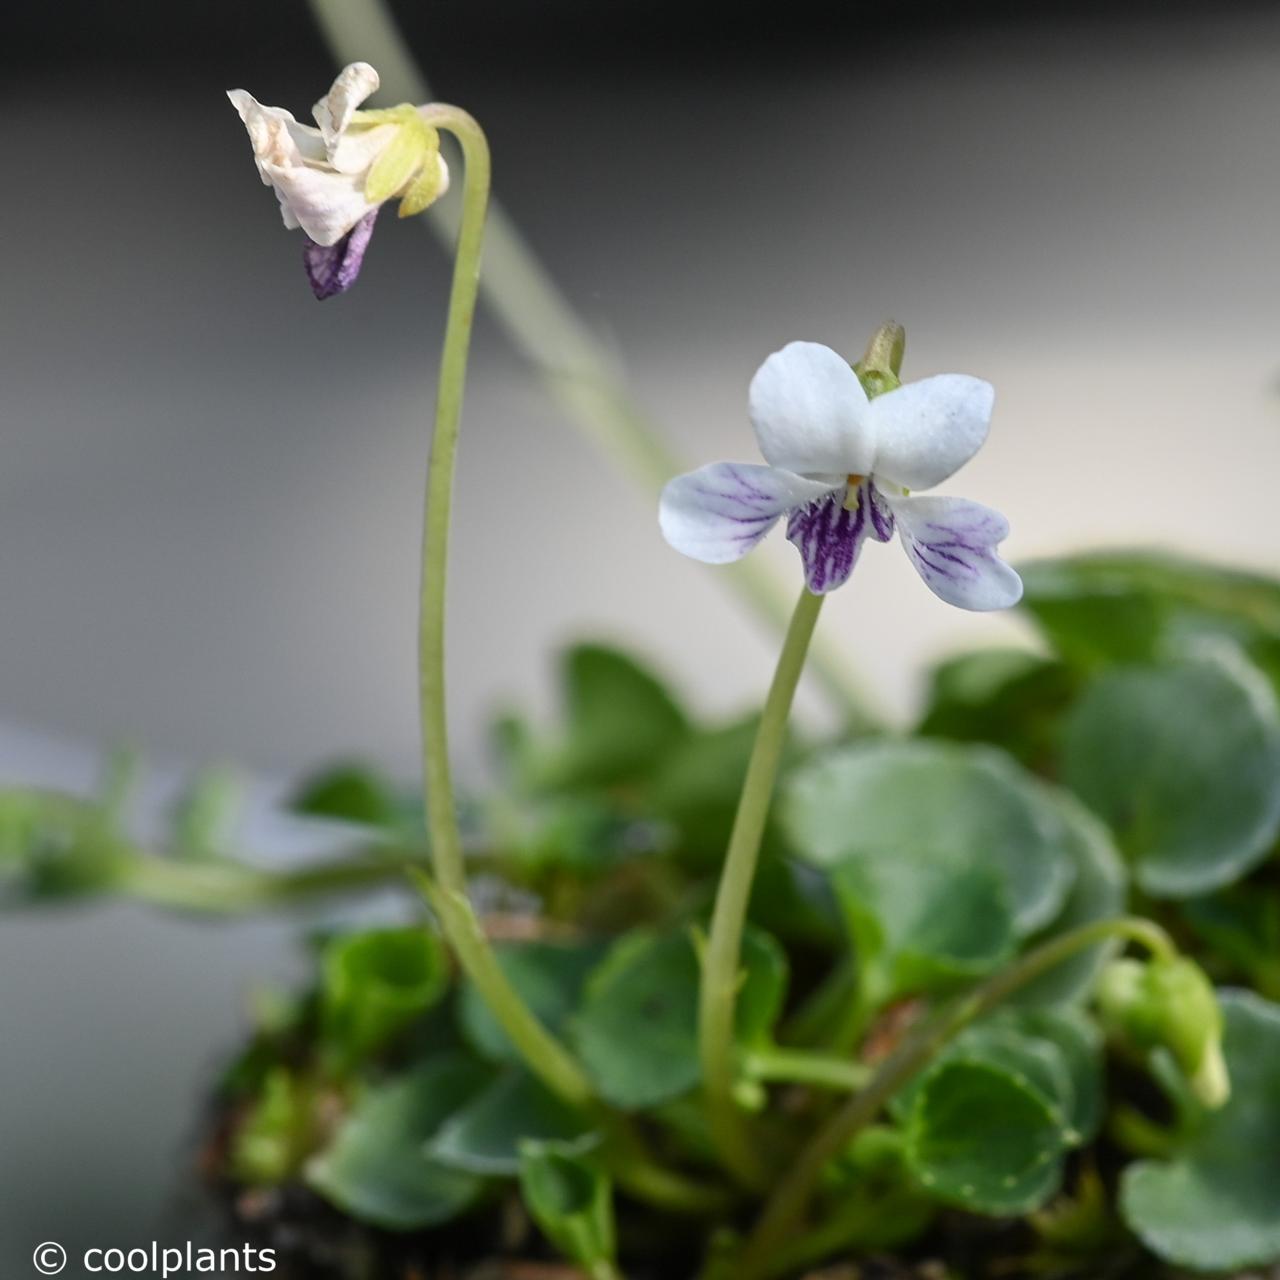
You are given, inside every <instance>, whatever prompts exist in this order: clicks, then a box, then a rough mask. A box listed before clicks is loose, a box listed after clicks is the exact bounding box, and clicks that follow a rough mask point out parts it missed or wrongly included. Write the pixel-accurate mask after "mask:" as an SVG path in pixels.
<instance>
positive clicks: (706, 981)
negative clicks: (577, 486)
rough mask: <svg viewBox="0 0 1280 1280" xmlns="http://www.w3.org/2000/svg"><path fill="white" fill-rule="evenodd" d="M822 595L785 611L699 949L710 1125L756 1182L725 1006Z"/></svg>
mask: <svg viewBox="0 0 1280 1280" xmlns="http://www.w3.org/2000/svg"><path fill="white" fill-rule="evenodd" d="M822 600H823V597H822V596H819V595H814V594H813V593H812V592H810V591H808V590H805V591H802V592H801V594H800V599H799V601H798V602H797V603H796V607H795V612H794V613H793V614H792V616H791V625H790V626H789V627H788V628H787V636H786V639H785V641H784V642H783V645H782V652H781V653H780V654H779V655H778V665H777V669H776V670H775V671H774V674H773V683H772V685H770V687H769V696H768V698H767V699H766V700H765V704H764V712H763V714H762V715H761V717H760V727H759V729H758V730H757V731H756V740H755V745H754V747H753V748H752V750H751V760H750V762H749V763H748V765H747V774H746V777H745V779H744V780H743V783H742V794H741V796H740V797H739V799H738V812H737V815H736V816H735V818H734V821H733V831H732V833H731V835H730V836H729V848H728V850H727V852H726V853H725V860H724V867H723V868H722V870H721V873H720V884H719V886H718V888H717V889H716V901H715V908H714V910H713V912H712V915H711V932H710V935H709V936H708V939H707V945H706V951H705V954H704V956H703V964H702V985H701V988H700V990H699V1000H698V1049H699V1055H700V1057H701V1060H702V1078H703V1087H704V1089H705V1090H706V1097H707V1107H708V1111H709V1115H710V1121H711V1133H712V1137H713V1138H714V1139H715V1142H716V1146H717V1148H718V1149H719V1151H720V1154H721V1156H722V1157H723V1158H724V1160H725V1162H726V1164H727V1165H728V1166H729V1168H730V1169H732V1170H733V1171H734V1172H735V1174H736V1175H737V1176H738V1177H739V1178H741V1179H742V1180H743V1181H744V1182H746V1183H748V1184H758V1183H759V1182H760V1180H761V1174H762V1170H761V1169H760V1167H759V1155H758V1153H757V1152H756V1150H755V1149H754V1147H753V1146H752V1144H751V1142H750V1140H749V1137H748V1134H747V1132H746V1127H745V1125H744V1123H743V1117H742V1113H741V1111H740V1110H739V1108H738V1105H737V1103H736V1101H735V1100H734V1096H733V1079H734V1063H733V1011H734V1006H735V1004H736V998H737V994H738V985H739V975H738V966H739V961H740V955H741V950H742V931H743V928H744V926H745V923H746V918H747V904H748V902H749V901H750V898H751V885H752V882H753V881H754V879H755V873H756V863H757V861H758V860H759V855H760V841H761V838H762V837H763V835H764V827H765V821H766V819H767V818H768V816H769V804H770V802H771V800H772V799H773V787H774V783H775V782H776V780H777V777H778V764H779V761H780V760H781V758H782V748H783V744H784V742H785V739H786V732H787V718H788V716H789V715H790V712H791V702H792V699H793V698H794V697H795V692H796V685H797V684H798V683H799V681H800V672H801V671H802V670H803V668H804V660H805V655H806V654H807V653H808V651H809V641H810V639H811V638H812V636H813V629H814V626H815V625H816V623H817V621H818V613H819V611H820V610H821V608H822Z"/></svg>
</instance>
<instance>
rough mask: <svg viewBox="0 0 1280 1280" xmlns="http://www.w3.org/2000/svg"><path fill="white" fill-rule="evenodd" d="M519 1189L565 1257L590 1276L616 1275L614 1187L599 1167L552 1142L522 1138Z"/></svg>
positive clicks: (537, 1221)
mask: <svg viewBox="0 0 1280 1280" xmlns="http://www.w3.org/2000/svg"><path fill="white" fill-rule="evenodd" d="M520 1192H521V1195H522V1196H523V1197H524V1203H525V1207H526V1208H527V1209H528V1210H529V1216H530V1217H531V1218H532V1219H533V1220H534V1221H535V1222H536V1223H537V1224H538V1226H539V1228H540V1229H541V1231H542V1233H543V1234H544V1235H545V1236H546V1237H547V1239H548V1240H550V1241H551V1242H552V1243H553V1244H554V1245H555V1246H556V1248H558V1249H559V1250H560V1252H561V1253H563V1254H564V1256H565V1257H566V1258H568V1259H569V1260H570V1261H571V1262H576V1263H577V1264H578V1265H579V1266H580V1267H582V1268H583V1269H584V1270H585V1271H586V1272H587V1274H588V1275H589V1276H592V1277H600V1278H601V1280H605V1278H607V1277H610V1276H612V1275H614V1270H613V1261H614V1255H615V1253H616V1252H617V1232H616V1229H615V1227H614V1220H613V1188H612V1186H611V1184H610V1181H609V1178H608V1177H607V1176H606V1175H605V1173H604V1172H603V1170H601V1169H600V1167H599V1166H598V1165H596V1164H594V1163H592V1162H591V1161H589V1160H586V1159H583V1158H582V1157H581V1156H579V1155H578V1154H576V1153H575V1152H573V1151H570V1150H566V1149H565V1148H564V1147H561V1146H556V1145H555V1144H552V1143H543V1142H523V1143H521V1145H520Z"/></svg>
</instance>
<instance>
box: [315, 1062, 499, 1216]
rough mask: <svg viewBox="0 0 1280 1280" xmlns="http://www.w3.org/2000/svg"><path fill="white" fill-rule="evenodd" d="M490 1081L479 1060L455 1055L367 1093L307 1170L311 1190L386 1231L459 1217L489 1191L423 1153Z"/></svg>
mask: <svg viewBox="0 0 1280 1280" xmlns="http://www.w3.org/2000/svg"><path fill="white" fill-rule="evenodd" d="M487 1079H488V1073H487V1072H486V1071H485V1069H484V1068H483V1067H481V1066H480V1065H479V1064H478V1063H476V1062H475V1061H474V1060H472V1059H469V1058H465V1057H463V1056H461V1055H455V1054H450V1055H447V1056H442V1057H439V1058H436V1059H434V1060H432V1061H430V1062H427V1063H425V1064H423V1065H422V1066H420V1067H418V1068H416V1069H415V1070H414V1071H412V1072H411V1073H409V1074H408V1075H406V1076H402V1077H400V1078H399V1079H396V1080H393V1081H392V1082H390V1083H389V1084H385V1085H378V1086H374V1087H369V1088H367V1089H365V1091H364V1092H363V1093H362V1094H361V1095H360V1097H359V1099H358V1101H357V1102H356V1105H355V1106H354V1108H353V1109H352V1110H351V1112H350V1113H349V1114H348V1115H347V1117H346V1118H345V1119H344V1120H343V1122H342V1125H341V1126H340V1128H339V1129H338V1132H337V1135H336V1136H335V1137H334V1139H333V1141H332V1143H331V1144H330V1145H329V1147H328V1149H327V1150H325V1151H323V1152H321V1153H320V1155H318V1156H316V1157H315V1158H314V1159H312V1160H311V1162H310V1163H309V1164H308V1166H307V1171H306V1178H307V1183H308V1185H309V1186H311V1188H312V1189H313V1190H315V1191H317V1192H318V1193H319V1194H320V1195H322V1196H324V1198H325V1199H326V1200H328V1201H329V1202H330V1203H331V1204H334V1205H336V1206H337V1207H338V1208H339V1209H341V1210H342V1211H343V1212H344V1213H349V1214H350V1215H351V1216H352V1217H353V1218H356V1219H358V1220H359V1221H361V1222H367V1223H370V1224H372V1225H373V1226H376V1227H382V1228H384V1229H386V1230H388V1231H417V1230H421V1229H422V1228H424V1227H433V1226H436V1225H438V1224H439V1223H441V1222H447V1221H448V1220H449V1219H450V1218H453V1217H456V1216H457V1215H458V1214H459V1213H461V1212H462V1211H463V1210H464V1209H466V1208H467V1207H468V1206H469V1205H470V1204H471V1203H472V1201H474V1200H475V1198H476V1197H477V1196H478V1195H479V1194H480V1190H481V1187H482V1185H483V1184H482V1183H481V1181H480V1179H478V1178H476V1177H473V1176H472V1175H471V1174H470V1173H464V1172H460V1171H459V1170H457V1169H451V1168H447V1167H446V1166H445V1165H443V1164H441V1163H440V1162H438V1161H436V1160H433V1159H432V1158H431V1157H430V1156H428V1154H427V1153H426V1151H425V1149H424V1145H425V1143H426V1142H427V1141H428V1140H429V1139H430V1138H432V1137H433V1136H434V1134H435V1133H436V1131H437V1129H438V1128H439V1126H440V1124H441V1122H442V1121H443V1120H444V1119H445V1118H446V1117H447V1116H448V1115H449V1114H450V1113H451V1112H452V1111H454V1110H455V1109H457V1108H458V1107H461V1106H463V1105H464V1104H465V1103H466V1102H467V1101H468V1099H469V1098H471V1096H472V1095H473V1094H474V1093H475V1092H476V1090H477V1089H479V1088H481V1087H482V1086H483V1085H484V1084H485V1082H486V1080H487Z"/></svg>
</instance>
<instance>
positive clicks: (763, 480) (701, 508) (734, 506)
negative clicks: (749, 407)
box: [658, 462, 843, 564]
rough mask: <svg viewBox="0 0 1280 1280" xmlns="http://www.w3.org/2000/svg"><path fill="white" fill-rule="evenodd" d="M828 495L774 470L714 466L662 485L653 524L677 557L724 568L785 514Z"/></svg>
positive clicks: (732, 464) (811, 482) (730, 464)
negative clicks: (656, 525)
mask: <svg viewBox="0 0 1280 1280" xmlns="http://www.w3.org/2000/svg"><path fill="white" fill-rule="evenodd" d="M828 492H830V486H829V485H827V484H824V483H823V482H821V481H816V480H806V479H805V478H804V477H803V476H798V475H793V474H792V473H791V472H789V471H780V470H778V469H777V468H775V467H760V466H749V465H747V464H745V463H739V462H716V463H712V465H711V466H708V467H700V468H699V469H698V470H697V471H690V472H689V473H688V474H687V475H683V476H677V477H676V478H675V479H674V480H672V481H670V482H669V483H668V484H667V486H666V488H664V489H663V491H662V500H661V502H660V503H659V506H658V524H659V526H660V527H661V529H662V536H663V537H664V538H666V540H667V541H668V542H669V543H670V544H671V545H672V546H673V547H675V549H676V550H677V551H680V552H683V553H684V554H685V555H687V556H692V557H693V558H694V559H695V560H701V561H703V562H704V563H705V564H728V563H729V562H730V561H731V560H740V559H741V558H742V557H743V556H745V555H746V554H747V552H748V551H750V550H751V548H752V547H754V546H755V545H756V543H758V542H759V541H760V539H761V538H763V537H764V535H765V534H766V533H768V532H769V530H770V529H772V528H773V526H774V524H775V523H776V522H777V520H778V517H779V516H781V515H782V513H783V512H784V511H789V510H791V509H792V508H793V507H797V506H801V505H803V504H805V503H808V502H812V501H814V499H816V498H820V497H822V496H823V495H824V494H826V493H828ZM841 492H843V489H842V490H841Z"/></svg>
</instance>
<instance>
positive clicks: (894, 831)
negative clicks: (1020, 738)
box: [781, 742, 1074, 934]
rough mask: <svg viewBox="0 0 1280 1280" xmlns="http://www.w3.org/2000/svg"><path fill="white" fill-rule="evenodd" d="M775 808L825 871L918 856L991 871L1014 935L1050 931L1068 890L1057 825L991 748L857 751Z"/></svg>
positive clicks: (816, 769)
mask: <svg viewBox="0 0 1280 1280" xmlns="http://www.w3.org/2000/svg"><path fill="white" fill-rule="evenodd" d="M781 808H782V817H783V820H784V823H785V826H786V829H787V830H788V832H789V833H790V835H791V838H792V840H793V842H794V843H795V845H796V848H797V850H798V851H799V852H800V853H801V854H802V855H803V856H804V857H806V858H808V859H810V860H811V861H813V862H816V863H818V864H819V865H822V866H827V867H833V866H835V865H836V864H838V863H839V862H841V861H842V860H843V859H844V858H846V857H848V856H849V855H851V854H872V855H879V856H881V857H884V858H893V857H894V856H896V855H897V854H898V853H899V852H900V851H902V850H903V849H918V850H921V851H922V852H927V853H932V854H936V855H938V856H939V857H953V858H955V859H957V860H961V861H968V862H970V863H972V864H974V865H982V866H986V867H989V868H991V869H993V870H994V871H996V872H997V873H998V874H999V875H1001V876H1002V877H1003V879H1004V883H1005V886H1006V889H1007V892H1008V895H1009V903H1010V906H1011V908H1012V911H1013V917H1014V922H1015V925H1016V928H1017V930H1018V932H1019V934H1026V933H1029V932H1031V931H1033V930H1035V929H1038V928H1040V927H1041V926H1043V925H1046V924H1048V923H1049V922H1050V921H1051V920H1052V919H1053V918H1054V916H1056V915H1057V913H1058V912H1059V910H1060V909H1061V908H1062V905H1063V901H1064V899H1065V898H1066V895H1067V891H1068V890H1069V889H1070V887H1071V880H1072V876H1073V874H1074V867H1073V864H1072V860H1071V858H1070V855H1069V853H1068V851H1067V850H1066V848H1065V847H1064V839H1063V834H1062V826H1061V822H1060V820H1058V818H1057V816H1056V814H1055V813H1053V812H1049V811H1047V810H1046V804H1045V801H1044V799H1043V797H1042V795H1041V793H1040V791H1039V790H1038V789H1037V788H1036V787H1035V785H1034V783H1033V782H1032V780H1031V778H1030V775H1028V774H1027V773H1025V771H1023V770H1022V769H1021V768H1019V766H1018V765H1016V764H1014V762H1013V761H1012V760H1010V759H1009V758H1008V757H1007V756H1005V755H1003V754H1002V753H1001V752H999V751H995V750H992V749H991V748H988V747H969V746H958V745H953V744H949V743H941V742H873V743H867V744H860V745H858V746H854V747H851V748H847V749H845V750H842V751H837V752H834V753H832V754H829V755H826V756H823V757H821V758H820V759H818V760H816V761H815V762H814V763H812V764H809V765H806V766H804V767H803V768H801V769H800V770H798V771H797V772H796V773H794V774H793V775H792V778H791V781H790V784H789V785H788V786H787V787H786V788H785V790H784V792H783V797H782V806H781Z"/></svg>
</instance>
